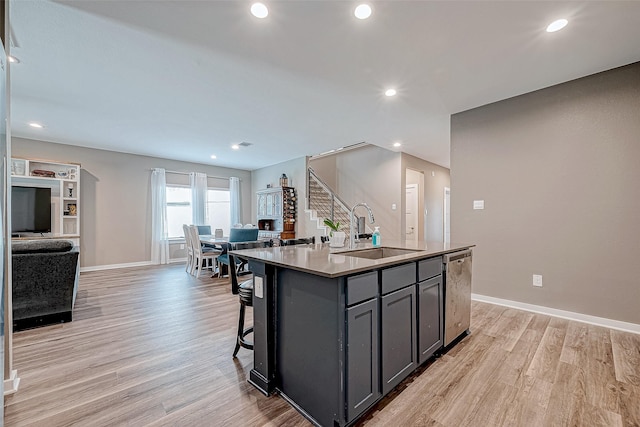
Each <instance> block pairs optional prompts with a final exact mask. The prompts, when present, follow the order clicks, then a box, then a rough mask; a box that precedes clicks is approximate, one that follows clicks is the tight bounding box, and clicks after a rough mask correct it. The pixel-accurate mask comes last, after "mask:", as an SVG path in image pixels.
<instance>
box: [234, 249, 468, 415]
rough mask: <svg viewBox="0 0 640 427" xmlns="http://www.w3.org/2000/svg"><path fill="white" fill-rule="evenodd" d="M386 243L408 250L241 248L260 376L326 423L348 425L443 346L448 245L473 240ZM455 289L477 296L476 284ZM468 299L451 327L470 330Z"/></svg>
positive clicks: (262, 385)
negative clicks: (250, 283) (250, 288)
mask: <svg viewBox="0 0 640 427" xmlns="http://www.w3.org/2000/svg"><path fill="white" fill-rule="evenodd" d="M385 246H386V247H393V248H406V249H408V250H406V251H404V252H403V253H402V254H401V255H395V254H394V253H393V252H392V253H390V254H386V255H387V256H386V257H384V258H380V259H369V258H361V257H360V256H358V253H355V252H354V253H351V254H348V253H347V250H346V249H344V248H340V249H335V250H334V249H330V248H329V247H328V246H327V245H326V244H325V245H308V246H298V247H296V246H289V247H279V248H265V249H249V250H243V251H235V252H234V253H236V254H238V255H241V256H242V257H246V258H249V265H250V268H251V270H252V271H253V272H254V295H253V312H254V313H253V318H254V367H253V369H252V370H251V373H250V377H249V382H250V383H251V384H253V385H254V386H255V387H256V388H258V389H259V390H260V391H262V392H263V393H265V394H267V395H269V394H271V393H273V392H274V391H277V392H279V393H280V395H281V396H282V397H283V398H284V399H286V400H287V401H288V402H289V403H291V404H292V405H293V406H294V407H295V408H296V409H297V410H298V411H300V412H301V413H302V414H303V415H304V416H305V417H307V418H308V419H309V420H310V421H312V422H313V423H315V424H317V425H321V426H345V425H349V424H352V423H353V422H355V421H356V420H357V419H358V417H359V416H361V415H362V414H363V413H364V411H365V410H366V409H368V408H370V407H371V406H372V405H373V404H375V403H376V402H377V401H379V400H380V399H381V398H382V397H383V396H384V395H386V394H387V393H389V392H390V391H391V390H392V389H393V388H394V387H395V386H396V385H398V384H399V383H400V382H401V381H402V380H403V379H405V378H406V377H407V376H408V375H409V374H411V373H412V372H413V371H414V370H415V369H416V368H417V367H418V366H420V365H421V364H422V363H424V362H426V361H427V360H428V359H429V358H431V357H432V356H433V355H434V353H435V352H437V351H438V350H441V349H442V348H443V346H444V337H445V327H444V325H445V321H444V313H445V307H444V304H445V295H444V292H445V289H444V279H445V277H446V275H445V274H443V255H445V254H451V253H454V252H455V253H461V254H464V253H465V252H460V251H465V250H468V249H469V248H470V247H472V246H473V245H457V244H446V245H445V244H443V243H438V242H427V243H424V242H420V243H397V244H391V245H385ZM367 247H368V248H370V247H371V245H370V244H369V245H363V246H362V247H361V249H366V248H367ZM390 252H391V251H390ZM398 253H399V252H398ZM466 253H467V254H469V255H464V256H470V251H467V252H466ZM361 254H365V252H362V253H361ZM379 254H382V251H379ZM389 255H392V256H389ZM367 256H369V255H367ZM458 256H463V255H458ZM468 260H469V262H468V263H467V264H466V265H467V266H468V267H465V268H467V269H468V275H469V278H470V273H471V271H470V269H471V265H470V258H468ZM450 280H451V279H450ZM455 280H456V279H455V277H454V280H453V281H455ZM465 287H468V286H465ZM451 289H452V290H450V291H449V292H451V293H459V292H462V293H467V295H462V296H461V295H457V296H454V295H451V296H452V297H455V298H456V299H457V300H458V301H460V300H463V301H464V300H467V301H468V303H469V304H470V288H469V289H455V286H454V287H452V288H451ZM456 304H458V303H456ZM456 304H453V303H452V304H450V305H451V306H452V307H453V306H454V305H456ZM464 305H465V304H461V307H453V308H454V309H455V311H456V313H453V314H451V315H450V316H451V317H452V318H453V317H455V325H457V327H458V329H457V330H455V331H454V332H450V333H449V335H450V336H451V335H452V333H455V334H457V335H460V334H463V333H465V332H468V324H469V323H468V320H465V317H468V316H469V310H468V308H464V307H463V306H464ZM465 322H466V323H465ZM460 328H463V329H460ZM458 332H460V333H458Z"/></svg>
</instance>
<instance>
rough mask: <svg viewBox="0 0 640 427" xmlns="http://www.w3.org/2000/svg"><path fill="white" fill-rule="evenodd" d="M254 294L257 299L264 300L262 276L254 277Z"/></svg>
mask: <svg viewBox="0 0 640 427" xmlns="http://www.w3.org/2000/svg"><path fill="white" fill-rule="evenodd" d="M253 293H254V295H255V296H256V298H264V280H263V279H262V277H260V276H253Z"/></svg>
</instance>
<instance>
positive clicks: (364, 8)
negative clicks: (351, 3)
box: [353, 3, 371, 19]
mask: <svg viewBox="0 0 640 427" xmlns="http://www.w3.org/2000/svg"><path fill="white" fill-rule="evenodd" d="M353 14H354V15H355V16H356V18H358V19H367V18H368V17H370V16H371V6H369V5H368V4H366V3H363V4H361V5H358V7H356V9H355V10H354V11H353Z"/></svg>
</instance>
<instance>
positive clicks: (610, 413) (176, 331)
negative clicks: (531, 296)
mask: <svg viewBox="0 0 640 427" xmlns="http://www.w3.org/2000/svg"><path fill="white" fill-rule="evenodd" d="M238 308H239V306H238V302H237V297H236V296H234V295H231V292H230V289H229V285H228V280H227V279H211V278H210V277H203V278H200V279H196V278H193V277H191V276H189V275H188V274H187V273H185V272H184V266H182V265H170V266H162V267H143V268H129V269H121V270H109V271H101V272H91V273H83V274H82V275H81V276H80V290H79V293H78V299H77V301H76V307H75V310H74V320H73V322H71V323H66V324H59V325H54V326H47V327H43V328H38V329H32V330H28V331H22V332H18V333H16V334H14V341H13V342H14V365H15V368H16V369H18V373H19V376H20V378H21V382H20V389H19V390H18V392H17V393H16V394H14V395H11V396H7V397H6V398H5V425H7V426H47V427H52V426H309V425H310V423H309V422H308V421H306V420H305V419H304V418H303V417H302V416H301V415H299V414H298V413H297V412H296V411H295V410H294V409H293V408H291V407H290V406H289V405H288V404H287V403H286V402H284V400H282V399H281V398H279V397H277V396H272V397H265V396H263V395H261V394H260V393H259V392H258V391H257V390H255V389H254V388H253V387H252V386H251V385H249V384H248V383H247V382H246V377H247V375H248V373H249V370H250V369H251V366H252V353H251V352H250V351H248V350H245V349H241V350H240V353H239V358H238V359H233V358H232V357H231V353H232V351H233V346H234V340H235V331H236V327H237V325H236V322H237V318H238V317H237V316H238ZM251 321H252V319H251V312H250V310H249V313H248V319H247V322H251ZM471 330H472V334H471V335H470V336H468V337H467V338H465V339H464V340H463V341H462V342H460V343H459V344H458V345H457V346H456V347H454V348H453V349H451V350H450V351H449V352H448V353H447V354H445V355H443V356H442V357H441V358H439V359H436V360H434V361H432V362H430V363H428V366H426V367H423V368H421V369H419V370H418V371H417V372H416V373H414V374H413V375H412V376H411V377H409V378H408V379H407V380H405V381H404V382H403V383H402V384H401V385H400V386H399V387H398V389H397V390H395V391H394V392H392V394H391V395H390V396H388V397H386V398H384V399H383V400H382V401H381V402H379V403H378V404H377V405H376V406H375V407H373V408H372V409H371V410H370V411H369V412H368V413H367V414H366V415H365V417H364V419H363V420H362V421H360V422H359V423H358V426H440V427H454V426H455V427H457V426H483V427H484V426H640V335H634V334H628V333H623V332H619V331H613V330H609V329H605V328H600V327H596V326H592V325H586V324H582V323H577V322H571V321H567V320H563V319H557V318H551V317H547V316H543V315H538V314H533V313H528V312H523V311H518V310H513V309H509V308H505V307H500V306H494V305H489V304H484V303H476V302H474V303H473V307H472V326H471Z"/></svg>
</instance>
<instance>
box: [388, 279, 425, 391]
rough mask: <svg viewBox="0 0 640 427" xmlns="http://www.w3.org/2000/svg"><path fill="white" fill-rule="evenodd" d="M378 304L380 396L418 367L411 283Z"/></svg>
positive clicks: (414, 296)
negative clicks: (379, 306) (380, 357)
mask: <svg viewBox="0 0 640 427" xmlns="http://www.w3.org/2000/svg"><path fill="white" fill-rule="evenodd" d="M414 271H415V267H414ZM414 277H415V276H414ZM414 280H415V279H414ZM381 303H382V304H381V310H380V317H381V325H382V327H381V347H382V352H381V354H382V361H381V362H382V393H383V394H387V393H388V392H389V391H391V389H393V388H394V387H395V386H396V385H398V384H399V383H400V382H401V381H402V380H403V379H405V378H406V377H407V376H408V375H409V374H410V373H411V372H412V371H413V370H414V369H415V368H416V367H417V366H418V365H417V363H416V355H417V351H416V286H415V282H414V284H413V285H411V286H407V287H405V288H403V289H400V290H398V291H395V292H392V293H390V294H387V295H384V296H383V297H382V298H381Z"/></svg>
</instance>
